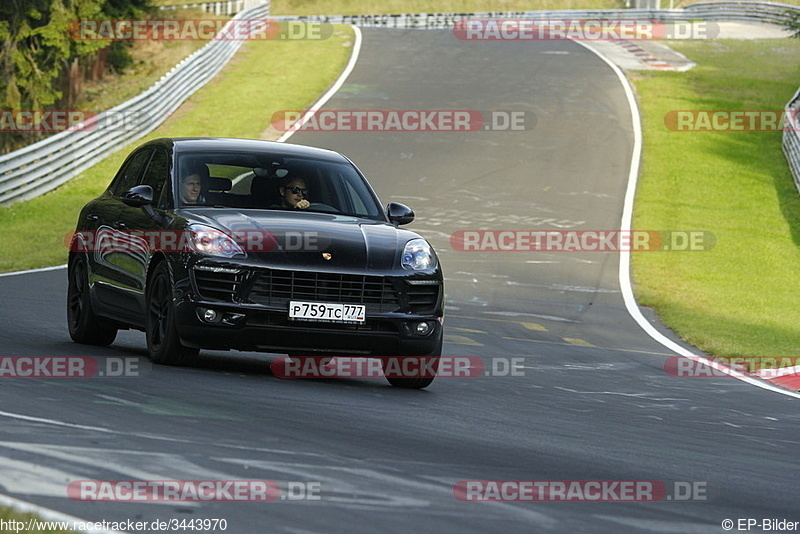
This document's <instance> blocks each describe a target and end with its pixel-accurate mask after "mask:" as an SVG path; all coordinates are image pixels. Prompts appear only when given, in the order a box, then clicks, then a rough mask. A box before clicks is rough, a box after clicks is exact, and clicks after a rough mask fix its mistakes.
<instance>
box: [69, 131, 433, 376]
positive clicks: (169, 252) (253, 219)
mask: <svg viewBox="0 0 800 534" xmlns="http://www.w3.org/2000/svg"><path fill="white" fill-rule="evenodd" d="M413 219H414V213H413V211H411V209H409V208H408V207H406V206H404V205H402V204H397V203H390V204H388V206H387V207H386V209H385V210H384V209H383V208H382V206H381V203H380V201H379V199H378V197H377V196H376V194H375V192H374V191H373V190H372V188H371V187H370V185H369V184H368V182H367V180H366V179H365V178H364V176H363V175H362V174H361V172H360V171H359V170H358V169H357V168H356V166H355V165H354V164H353V163H352V162H351V161H350V160H349V159H348V158H346V157H345V156H343V155H341V154H339V153H336V152H332V151H328V150H322V149H317V148H311V147H305V146H299V145H291V144H285V143H274V142H269V141H256V140H244V139H219V138H175V139H157V140H154V141H150V142H148V143H146V144H144V145H142V146H140V147H139V148H137V149H136V150H135V151H134V152H133V153H132V154H130V156H128V158H127V159H126V160H125V162H124V163H123V164H122V167H121V168H120V170H119V172H118V173H117V175H116V176H115V177H114V179H113V180H112V182H111V184H110V185H109V187H108V189H107V190H106V191H105V192H104V193H103V194H102V195H100V196H99V197H98V198H96V199H94V200H92V201H91V202H89V203H88V204H87V205H86V206H85V207H84V208H83V209H82V210H81V213H80V216H79V218H78V224H77V228H76V231H75V233H74V235H72V237H71V240H70V253H69V269H68V273H69V274H68V276H69V289H68V303H67V304H68V305H67V311H68V313H67V316H68V326H69V333H70V336H71V337H72V339H73V340H74V341H76V342H78V343H89V344H96V345H108V344H111V343H112V342H113V341H114V339H115V337H116V333H117V330H119V329H128V328H135V329H139V330H143V331H144V332H145V333H146V338H147V347H148V352H149V355H150V357H151V359H152V360H153V361H154V362H156V363H163V364H171V365H186V364H190V363H191V361H192V360H193V359H194V358H196V356H197V354H198V351H199V349H214V350H227V349H235V350H248V351H262V352H273V353H283V354H288V355H289V356H290V357H297V358H300V357H323V358H330V357H335V356H353V357H360V356H365V357H403V358H420V361H421V362H425V363H426V364H427V368H428V369H430V368H431V365H430V364H431V360H432V359H433V360H436V364H437V365H438V359H439V356H440V355H441V350H442V333H443V315H444V286H443V276H442V270H441V266H440V265H439V261H438V259H437V256H436V253H435V252H434V250H433V248H432V247H431V246H430V244H429V243H428V242H427V241H426V240H425V239H423V238H422V237H420V236H419V235H418V234H415V233H414V232H411V231H408V230H404V229H401V228H398V226H400V225H404V224H407V223H409V222H411V221H412V220H413ZM433 368H434V369H435V368H436V366H433ZM434 375H435V373H430V372H429V373H426V374H424V375H417V376H395V375H389V374H387V375H386V376H387V379H388V380H389V382H390V383H392V384H393V385H395V386H400V387H409V388H423V387H426V386H428V385H429V384H430V383H431V381H432V380H433V378H434Z"/></svg>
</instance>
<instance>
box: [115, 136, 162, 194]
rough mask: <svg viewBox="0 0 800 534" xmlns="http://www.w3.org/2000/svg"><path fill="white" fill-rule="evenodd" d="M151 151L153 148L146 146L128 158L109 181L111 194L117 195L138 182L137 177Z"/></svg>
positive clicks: (140, 173) (140, 174)
mask: <svg viewBox="0 0 800 534" xmlns="http://www.w3.org/2000/svg"><path fill="white" fill-rule="evenodd" d="M152 152H153V149H152V148H150V147H147V148H144V149H142V150H140V151H138V152H135V153H134V154H133V156H131V157H130V158H128V160H127V161H126V162H125V164H124V165H123V167H122V168H121V169H120V170H119V172H118V173H117V176H116V178H114V181H113V182H112V183H111V187H110V188H109V189H110V190H111V194H113V195H114V196H117V197H118V196H121V195H122V193H124V192H125V191H127V190H128V189H130V188H131V187H133V186H135V185H138V184H139V178H140V177H141V176H142V171H143V170H144V167H145V165H147V161H148V160H149V159H150V154H151V153H152Z"/></svg>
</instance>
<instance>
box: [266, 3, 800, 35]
mask: <svg viewBox="0 0 800 534" xmlns="http://www.w3.org/2000/svg"><path fill="white" fill-rule="evenodd" d="M798 11H800V8H799V7H798V6H794V5H790V4H781V3H776V2H708V3H699V4H692V5H690V6H687V7H685V8H681V9H587V10H572V9H570V10H551V11H477V12H473V13H399V14H394V15H310V16H276V17H272V18H274V19H276V20H301V21H306V22H321V23H331V24H355V25H357V26H363V27H373V28H375V27H378V28H405V29H424V30H433V29H446V28H451V27H453V25H454V24H455V23H456V22H458V21H460V20H466V19H475V18H479V19H481V18H482V19H531V20H540V19H554V20H563V19H592V20H612V19H621V20H651V21H660V22H687V21H692V20H707V21H715V22H723V21H730V22H766V23H771V24H781V25H783V24H785V23H786V22H788V21H789V19H790V16H789V15H788V12H798Z"/></svg>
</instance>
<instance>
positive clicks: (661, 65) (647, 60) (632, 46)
mask: <svg viewBox="0 0 800 534" xmlns="http://www.w3.org/2000/svg"><path fill="white" fill-rule="evenodd" d="M614 44H616V45H618V46H620V47H622V48H623V49H625V50H626V51H627V52H628V53H630V54H633V56H634V57H635V58H636V59H638V60H639V61H640V62H642V63H644V64H645V65H647V66H648V67H651V68H654V69H674V68H675V66H674V65H671V64H669V63H667V62H666V61H663V60H661V59H658V58H657V57H655V56H654V55H653V54H651V53H650V52H648V51H646V50H644V49H643V48H642V47H641V46H639V45H637V44H636V43H632V42H630V41H614Z"/></svg>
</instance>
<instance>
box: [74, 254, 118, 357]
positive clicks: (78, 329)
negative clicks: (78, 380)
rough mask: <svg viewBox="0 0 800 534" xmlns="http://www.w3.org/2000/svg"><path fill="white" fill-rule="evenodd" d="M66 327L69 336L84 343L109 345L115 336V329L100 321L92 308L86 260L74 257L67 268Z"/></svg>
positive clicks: (76, 341)
mask: <svg viewBox="0 0 800 534" xmlns="http://www.w3.org/2000/svg"><path fill="white" fill-rule="evenodd" d="M67 272H68V280H69V282H68V285H67V327H68V328H69V337H70V338H72V341H74V342H75V343H82V344H84V345H99V346H108V345H111V344H112V343H113V342H114V340H115V339H116V338H117V329H116V328H113V327H109V326H107V325H105V324H103V323H102V322H101V320H100V319H99V318H98V317H97V316H96V315H95V314H94V311H93V310H92V298H91V294H90V293H89V269H88V268H87V266H86V260H84V259H83V258H82V257H80V256H78V257H76V258H75V259H74V260H73V261H72V262H71V263H70V264H69V269H68V271H67Z"/></svg>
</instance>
